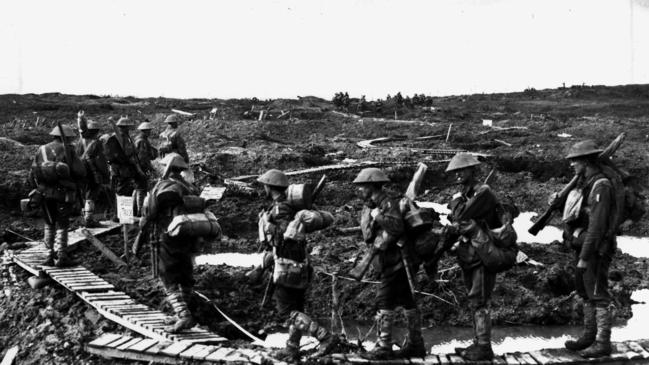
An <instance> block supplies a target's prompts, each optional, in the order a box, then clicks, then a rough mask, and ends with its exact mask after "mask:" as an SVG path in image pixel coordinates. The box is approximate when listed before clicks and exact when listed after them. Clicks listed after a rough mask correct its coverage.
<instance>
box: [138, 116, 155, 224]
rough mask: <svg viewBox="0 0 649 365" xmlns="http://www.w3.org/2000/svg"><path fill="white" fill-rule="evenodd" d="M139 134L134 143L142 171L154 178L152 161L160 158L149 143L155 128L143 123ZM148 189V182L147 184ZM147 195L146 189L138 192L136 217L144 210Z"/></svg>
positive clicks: (140, 188) (139, 128) (139, 189)
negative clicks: (152, 130) (143, 204)
mask: <svg viewBox="0 0 649 365" xmlns="http://www.w3.org/2000/svg"><path fill="white" fill-rule="evenodd" d="M137 129H138V131H139V133H138V134H136V135H135V138H134V140H133V142H134V143H135V150H136V151H137V155H138V161H139V163H140V166H141V167H142V171H143V172H144V173H145V174H146V175H147V176H148V177H150V176H153V174H154V171H155V170H154V169H153V166H152V165H151V161H153V160H155V159H156V158H157V157H158V150H157V149H155V148H154V147H153V146H152V145H151V142H150V141H149V136H150V135H151V129H153V126H152V125H151V123H149V122H143V123H141V124H140V125H139V126H138V127H137ZM147 187H148V182H147ZM145 195H146V188H145V190H142V187H138V191H136V197H137V201H136V204H137V212H136V215H140V211H141V210H142V203H143V202H144V196H145Z"/></svg>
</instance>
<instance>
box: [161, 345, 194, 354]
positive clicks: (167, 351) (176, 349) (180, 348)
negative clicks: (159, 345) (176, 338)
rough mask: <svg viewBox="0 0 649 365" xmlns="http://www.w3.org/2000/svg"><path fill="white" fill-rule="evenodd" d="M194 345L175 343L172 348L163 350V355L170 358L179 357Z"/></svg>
mask: <svg viewBox="0 0 649 365" xmlns="http://www.w3.org/2000/svg"><path fill="white" fill-rule="evenodd" d="M191 345H192V344H190V343H186V342H174V343H172V344H171V346H169V347H167V348H166V349H164V350H162V351H161V353H163V354H165V355H169V356H178V354H180V353H181V352H183V351H185V350H186V349H187V348H188V347H190V346H191Z"/></svg>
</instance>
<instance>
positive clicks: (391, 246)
mask: <svg viewBox="0 0 649 365" xmlns="http://www.w3.org/2000/svg"><path fill="white" fill-rule="evenodd" d="M388 182H390V179H389V178H388V176H387V175H386V174H385V173H384V172H383V171H382V170H380V169H377V168H373V167H371V168H366V169H363V170H361V172H360V173H359V174H358V176H357V177H356V179H354V181H353V183H354V184H356V185H357V186H358V190H359V193H360V197H361V198H362V199H363V202H364V203H365V205H364V207H363V211H362V212H361V231H362V233H363V238H364V240H365V242H366V243H367V244H368V245H370V246H371V247H370V250H371V252H372V253H373V254H372V255H369V256H367V257H370V258H371V260H372V261H371V263H372V266H373V267H374V269H375V271H377V272H379V273H380V281H381V283H380V285H379V287H378V291H377V293H376V302H377V306H378V313H377V315H376V320H377V323H378V327H377V328H378V341H377V344H376V347H375V348H374V350H372V351H370V352H367V353H362V354H361V356H362V357H364V358H367V359H370V360H388V359H391V358H394V357H397V358H406V357H424V356H425V355H426V349H425V347H424V340H423V338H422V336H421V314H420V312H419V309H418V308H417V303H416V302H415V298H414V296H413V288H412V287H411V283H410V280H409V278H408V275H409V273H408V272H407V271H406V270H410V272H416V268H418V266H419V262H414V260H411V261H408V260H404V257H403V256H402V255H404V254H405V251H404V248H402V247H400V242H401V241H402V240H404V239H405V237H406V232H405V226H404V221H403V218H402V213H401V210H400V207H399V199H395V198H391V197H389V196H388V195H387V194H386V192H385V191H384V190H383V186H384V185H385V184H386V183H388ZM406 266H408V267H406ZM410 266H412V267H410ZM413 269H414V270H413ZM359 276H360V277H362V274H360V275H359ZM357 278H358V279H360V278H359V277H357ZM399 306H400V307H403V308H404V310H405V317H406V320H407V325H408V336H407V340H406V343H405V345H404V346H403V347H402V348H401V349H400V350H399V351H397V352H393V351H392V329H393V325H394V320H395V309H396V308H397V307H399Z"/></svg>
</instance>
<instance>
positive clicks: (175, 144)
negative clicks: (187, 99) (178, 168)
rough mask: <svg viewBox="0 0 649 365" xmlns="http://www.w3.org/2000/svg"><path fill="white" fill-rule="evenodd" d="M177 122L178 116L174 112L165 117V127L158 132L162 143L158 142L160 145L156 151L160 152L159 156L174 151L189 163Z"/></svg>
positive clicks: (178, 120)
mask: <svg viewBox="0 0 649 365" xmlns="http://www.w3.org/2000/svg"><path fill="white" fill-rule="evenodd" d="M179 122H180V117H179V116H177V115H176V114H172V115H170V116H168V117H167V119H165V123H167V128H166V129H165V130H164V131H163V132H162V133H160V139H161V140H162V143H161V144H160V147H158V151H159V152H160V157H164V156H165V155H166V154H167V153H171V152H175V153H177V154H179V155H181V156H182V157H183V158H184V159H185V162H187V163H189V155H188V154H187V146H186V145H185V140H184V139H183V137H182V136H181V135H180V133H179V132H178V123H179Z"/></svg>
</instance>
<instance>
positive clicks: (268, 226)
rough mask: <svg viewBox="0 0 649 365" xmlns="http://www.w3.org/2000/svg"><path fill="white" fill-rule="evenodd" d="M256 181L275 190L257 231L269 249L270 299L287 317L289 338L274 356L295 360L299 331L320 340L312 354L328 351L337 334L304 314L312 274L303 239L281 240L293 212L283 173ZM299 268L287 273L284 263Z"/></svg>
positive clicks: (268, 175) (272, 173)
mask: <svg viewBox="0 0 649 365" xmlns="http://www.w3.org/2000/svg"><path fill="white" fill-rule="evenodd" d="M258 181H259V182H260V183H262V184H264V185H267V186H269V187H270V186H272V187H273V188H274V189H276V191H277V193H276V195H275V196H274V197H273V203H272V205H271V206H270V207H269V208H267V209H265V210H264V211H262V212H261V213H260V222H259V225H260V227H261V231H263V234H264V237H265V241H266V242H267V243H268V244H269V245H270V246H271V247H272V251H273V259H274V260H273V261H274V268H273V280H274V283H275V292H274V293H273V299H274V301H275V306H276V309H277V312H278V314H279V315H280V316H282V317H284V316H287V317H288V320H287V322H286V325H287V326H288V329H289V338H288V340H287V341H286V348H284V349H282V350H280V351H278V352H277V353H276V354H275V356H276V357H278V358H280V359H284V360H291V361H295V360H297V359H299V348H300V339H301V338H302V334H303V333H308V334H310V335H311V336H313V337H315V338H316V339H317V340H318V341H320V347H319V350H318V352H317V353H316V356H320V355H324V354H327V353H329V352H330V351H331V350H333V348H334V347H335V345H336V344H337V342H338V337H337V336H334V335H332V334H331V333H329V331H327V329H326V328H324V327H322V326H320V325H319V324H318V323H317V322H316V321H314V320H313V319H311V318H310V317H309V316H308V315H307V314H305V313H304V304H305V298H306V290H307V287H308V284H309V282H310V279H311V276H312V270H313V269H312V268H311V266H310V264H309V260H308V254H307V251H306V249H307V247H306V241H305V240H292V239H286V240H285V239H284V233H285V232H286V229H287V227H288V225H289V223H290V221H291V220H293V218H294V217H295V214H296V213H297V212H296V210H295V209H294V208H293V207H292V206H291V205H289V204H288V203H287V201H286V194H285V193H284V191H285V190H286V188H287V187H288V179H287V178H286V175H285V174H284V173H283V172H281V171H279V170H269V171H268V172H266V173H265V174H263V175H262V176H260V177H259V179H258ZM284 265H288V266H292V267H299V268H300V269H299V272H287V271H285V270H284V269H283V268H285V267H286V266H284Z"/></svg>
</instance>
